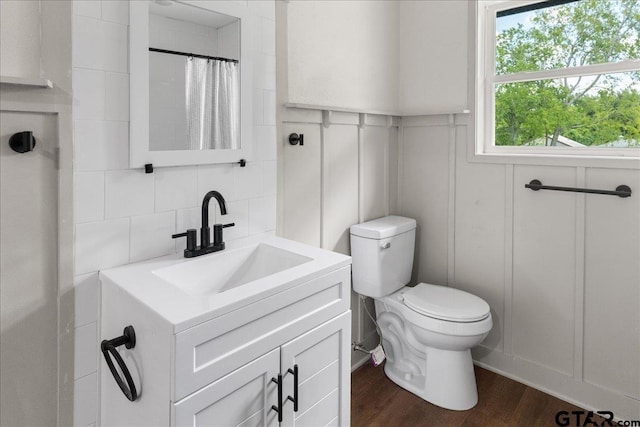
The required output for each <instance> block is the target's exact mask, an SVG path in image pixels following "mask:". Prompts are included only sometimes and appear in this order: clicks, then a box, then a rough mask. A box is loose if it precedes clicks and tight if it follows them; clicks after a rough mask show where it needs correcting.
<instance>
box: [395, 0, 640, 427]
mask: <svg viewBox="0 0 640 427" xmlns="http://www.w3.org/2000/svg"><path fill="white" fill-rule="evenodd" d="M425 3H427V2H425ZM428 3H429V5H430V6H429V7H432V8H433V13H434V14H435V13H438V14H439V15H438V16H439V17H440V19H441V23H440V28H443V29H448V30H447V31H446V32H442V33H441V34H440V35H439V40H452V39H456V38H457V37H458V31H459V30H460V29H461V28H463V27H464V28H466V26H467V25H466V23H465V22H464V20H461V19H460V15H454V14H444V13H441V10H440V9H441V8H442V6H443V5H442V4H441V3H438V2H428ZM432 3H433V5H431V4H432ZM424 6H425V5H424V4H423V5H421V6H420V8H422V7H424ZM458 6H459V5H452V6H451V7H452V8H454V7H458ZM469 7H470V8H471V7H473V3H470V4H469ZM416 13H418V12H416ZM462 15H463V16H466V15H469V14H466V15H465V14H462ZM413 36H414V37H415V38H416V39H417V40H424V39H425V38H428V37H433V35H432V34H430V31H429V30H428V28H426V27H425V29H424V32H415V33H414V34H413ZM469 53H472V52H470V50H469V44H468V43H463V42H461V41H458V45H457V47H456V49H455V51H453V52H452V53H451V55H448V54H442V55H441V56H440V57H439V61H440V65H441V66H442V67H444V68H447V67H450V68H451V69H452V70H454V69H456V67H459V66H460V64H459V62H460V55H463V56H464V55H468V54H469ZM449 59H450V60H451V62H450V63H449ZM416 66H417V65H416ZM426 68H428V64H426V63H425V64H423V68H420V67H418V68H417V69H415V70H413V73H416V75H418V74H419V73H421V72H422V71H424V73H425V75H429V70H427V69H426ZM464 68H465V69H468V70H469V72H470V73H471V72H472V71H473V64H472V63H471V62H467V63H466V66H465V67H464ZM454 76H456V74H452V76H451V79H450V81H448V83H447V84H448V85H450V87H451V88H452V89H451V90H452V91H456V90H457V89H456V88H461V87H465V85H466V84H467V83H466V81H469V78H470V76H469V75H468V74H465V75H458V76H457V77H455V79H454ZM411 89H412V87H410V86H409V87H407V89H406V90H407V91H408V92H410V91H411ZM415 90H416V91H420V90H422V89H421V85H420V84H416V86H415ZM433 94H434V96H433V97H432V98H431V99H430V100H429V103H430V104H432V105H434V106H437V105H442V106H443V111H442V112H443V113H448V112H451V111H455V110H450V109H448V108H447V107H449V104H448V103H449V96H447V95H446V94H443V93H441V92H439V91H438V90H435V91H433ZM468 99H469V104H471V102H472V100H473V98H472V97H471V96H469V97H468ZM424 106H427V105H426V104H424ZM471 120H472V116H471V115H470V114H442V115H435V116H421V117H404V118H403V119H402V127H401V140H400V163H399V165H400V166H399V170H400V175H399V184H400V185H399V192H400V209H399V211H400V213H401V214H403V215H406V216H410V217H415V218H416V219H417V220H418V226H419V228H418V236H417V237H418V238H417V247H416V262H415V268H414V280H415V281H424V282H429V283H435V284H442V285H449V286H455V287H458V288H461V289H464V290H467V291H470V292H472V293H475V294H477V295H479V296H480V297H482V298H484V299H485V300H486V301H487V302H488V303H489V304H490V306H491V309H492V316H493V319H494V327H493V330H492V331H491V333H490V334H489V336H488V337H487V339H486V340H485V341H484V343H483V344H482V345H481V346H480V347H479V348H477V349H476V351H475V352H474V357H475V360H476V362H477V363H479V364H481V365H482V366H485V367H487V368H489V369H492V370H495V371H497V372H500V373H502V374H504V375H507V376H510V377H512V378H515V379H517V380H519V381H521V382H524V383H527V384H530V385H532V386H534V387H536V388H539V389H542V390H544V391H546V392H548V393H551V394H554V395H556V396H559V397H560V398H562V399H565V400H568V401H570V402H574V403H576V404H578V405H580V406H582V407H586V408H590V409H597V410H611V411H613V412H614V413H615V415H616V416H617V417H619V418H621V419H638V418H640V405H638V399H640V334H639V333H638V331H639V330H640V312H639V311H638V302H639V301H640V269H638V259H640V221H638V218H640V202H639V199H638V197H635V193H634V195H633V196H632V197H630V198H627V199H621V198H618V197H612V196H602V195H584V194H576V193H564V192H551V191H539V192H534V191H531V190H528V189H525V188H524V185H525V184H526V183H528V182H529V181H530V180H532V179H539V180H541V181H542V182H543V183H545V184H549V185H559V186H577V187H592V188H605V189H607V188H615V187H616V186H617V185H619V184H627V185H629V186H630V187H631V188H632V190H633V191H634V192H635V191H636V189H640V171H639V170H637V169H635V170H634V169H608V168H600V167H585V166H548V165H546V164H545V163H546V162H545V161H544V160H541V161H540V163H539V164H527V165H524V164H514V163H495V164H491V163H477V162H473V161H470V159H471V160H473V157H472V156H471V155H469V154H468V153H469V152H470V151H472V149H473V143H474V141H475V135H474V130H473V126H471V124H472V121H471Z"/></svg>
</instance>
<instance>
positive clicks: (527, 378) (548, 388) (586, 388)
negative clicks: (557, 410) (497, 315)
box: [473, 347, 640, 420]
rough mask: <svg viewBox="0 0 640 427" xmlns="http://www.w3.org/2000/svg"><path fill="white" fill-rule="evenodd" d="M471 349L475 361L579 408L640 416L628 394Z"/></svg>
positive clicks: (633, 417)
mask: <svg viewBox="0 0 640 427" xmlns="http://www.w3.org/2000/svg"><path fill="white" fill-rule="evenodd" d="M473 353H474V364H475V365H477V366H479V367H481V368H484V369H487V370H489V371H491V372H495V373H496V374H499V375H502V376H504V377H507V378H510V379H512V380H514V381H517V382H519V383H522V384H525V385H527V386H529V387H532V388H535V389H536V390H540V391H542V392H544V393H547V394H549V395H551V396H554V397H557V398H558V399H561V400H564V401H565V402H568V403H571V404H573V405H576V406H578V407H580V408H583V409H586V410H588V411H594V412H595V411H612V412H613V413H614V414H615V418H616V420H638V419H640V402H639V401H638V400H636V399H634V398H632V397H629V396H625V395H622V394H619V393H616V392H614V391H612V390H608V389H605V388H602V387H599V386H597V385H594V384H591V383H588V382H585V381H579V380H576V379H574V378H573V377H572V376H570V375H566V374H562V373H560V372H557V371H554V370H552V369H549V368H547V367H544V366H541V365H538V364H535V363H532V362H530V361H528V360H525V359H522V358H518V357H514V356H507V355H505V354H504V353H501V352H498V351H490V350H489V349H487V348H483V347H477V348H476V349H474V352H473Z"/></svg>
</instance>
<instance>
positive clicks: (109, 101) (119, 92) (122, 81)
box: [105, 72, 129, 121]
mask: <svg viewBox="0 0 640 427" xmlns="http://www.w3.org/2000/svg"><path fill="white" fill-rule="evenodd" d="M105 88H106V91H107V92H106V95H105V119H106V120H120V121H127V120H129V75H128V74H124V73H110V72H107V73H106V77H105Z"/></svg>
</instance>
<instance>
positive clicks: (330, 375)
mask: <svg viewBox="0 0 640 427" xmlns="http://www.w3.org/2000/svg"><path fill="white" fill-rule="evenodd" d="M336 335H337V334H336ZM301 365H302V366H305V365H304V364H298V369H299V366H301ZM299 381H300V383H299V385H298V396H299V397H298V400H299V402H298V412H299V413H300V414H303V413H305V412H306V411H307V410H309V409H310V408H311V407H312V406H313V405H315V404H316V403H318V402H319V401H321V400H322V399H323V398H324V397H325V396H327V395H329V394H330V393H331V392H332V391H333V390H335V389H336V388H338V387H339V385H340V360H338V357H337V355H336V360H334V361H333V363H331V364H330V365H329V366H327V367H325V368H324V369H322V370H321V371H319V372H317V373H316V374H315V375H313V376H312V377H311V378H307V379H303V378H302V377H300V380H299Z"/></svg>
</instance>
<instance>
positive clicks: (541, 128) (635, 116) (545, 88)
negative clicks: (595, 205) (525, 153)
mask: <svg viewBox="0 0 640 427" xmlns="http://www.w3.org/2000/svg"><path fill="white" fill-rule="evenodd" d="M495 16H496V19H495V31H496V32H495V63H494V67H495V69H494V70H493V71H494V73H492V74H493V78H492V80H493V81H491V82H489V83H490V84H491V85H492V88H491V89H492V90H493V91H494V92H493V94H492V95H493V96H495V98H494V104H493V106H494V111H495V128H494V129H495V134H494V137H495V145H496V146H555V147H559V146H561V147H576V148H579V147H614V148H626V147H640V62H639V61H637V60H638V58H640V0H577V1H555V2H542V3H537V4H532V5H528V6H524V7H517V8H512V9H504V8H502V10H498V11H497V12H496V15H495Z"/></svg>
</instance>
